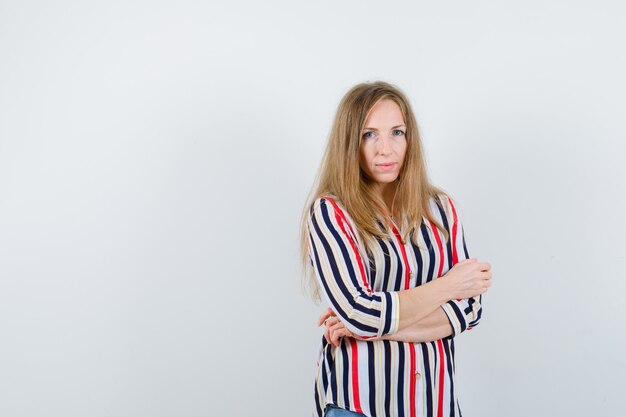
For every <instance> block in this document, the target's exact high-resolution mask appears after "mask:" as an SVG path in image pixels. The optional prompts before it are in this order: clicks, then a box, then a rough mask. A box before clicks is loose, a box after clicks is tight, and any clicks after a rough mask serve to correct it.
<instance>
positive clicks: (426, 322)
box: [317, 308, 453, 346]
mask: <svg viewBox="0 0 626 417" xmlns="http://www.w3.org/2000/svg"><path fill="white" fill-rule="evenodd" d="M322 325H324V326H325V327H326V329H325V331H324V337H325V338H326V341H327V342H328V343H330V344H332V345H335V346H339V343H340V341H341V338H342V337H353V338H355V339H362V338H361V337H360V336H356V335H354V334H352V332H350V331H349V330H348V329H347V328H346V326H345V325H344V324H343V323H342V322H341V320H339V319H338V318H337V316H336V315H335V313H334V311H333V310H332V309H330V308H327V309H326V310H324V312H323V313H322V314H321V315H320V317H319V319H318V320H317V326H318V327H319V326H322ZM452 334H453V329H452V326H451V325H450V321H449V320H448V317H447V316H446V313H445V312H444V311H443V309H441V308H439V309H436V310H435V311H433V312H432V313H430V314H429V315H427V316H426V317H424V318H423V319H422V320H420V321H419V322H417V323H415V324H414V325H413V326H411V327H405V328H403V329H401V330H398V332H396V333H394V334H387V335H384V336H382V337H377V338H370V339H368V340H395V341H398V342H415V343H418V342H431V341H434V340H439V339H443V338H444V337H448V336H450V335H452Z"/></svg>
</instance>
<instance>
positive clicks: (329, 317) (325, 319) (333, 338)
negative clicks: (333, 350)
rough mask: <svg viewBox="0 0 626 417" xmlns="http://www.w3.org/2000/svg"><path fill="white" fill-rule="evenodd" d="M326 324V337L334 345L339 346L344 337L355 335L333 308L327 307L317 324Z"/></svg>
mask: <svg viewBox="0 0 626 417" xmlns="http://www.w3.org/2000/svg"><path fill="white" fill-rule="evenodd" d="M321 325H324V326H326V331H324V338H325V339H326V341H327V342H328V343H330V344H331V345H333V346H339V341H340V339H341V338H342V337H344V336H346V337H354V335H353V334H352V333H351V332H350V331H349V330H348V329H346V326H344V324H343V323H342V322H341V321H340V320H339V319H338V318H337V315H336V314H335V312H334V311H333V310H331V309H330V308H327V309H326V310H324V312H323V313H322V314H321V315H320V317H319V318H318V319H317V326H318V327H319V326H321Z"/></svg>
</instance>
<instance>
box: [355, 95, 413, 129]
mask: <svg viewBox="0 0 626 417" xmlns="http://www.w3.org/2000/svg"><path fill="white" fill-rule="evenodd" d="M403 123H404V116H403V115H402V110H401V109H400V106H398V103H396V102H395V101H393V100H391V99H387V98H386V99H383V100H380V101H379V102H378V103H376V104H375V105H374V107H372V109H371V110H370V112H369V114H368V115H367V119H365V126H372V125H381V126H385V125H389V126H397V125H400V124H403Z"/></svg>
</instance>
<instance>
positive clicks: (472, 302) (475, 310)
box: [441, 199, 483, 336]
mask: <svg viewBox="0 0 626 417" xmlns="http://www.w3.org/2000/svg"><path fill="white" fill-rule="evenodd" d="M447 203H448V204H447V206H448V207H446V209H447V210H446V211H447V212H448V218H450V219H451V227H450V240H451V244H452V260H453V264H456V263H458V262H460V261H463V260H465V259H469V252H468V251H467V245H466V244H465V231H464V230H463V225H462V223H461V221H460V219H459V216H458V213H457V209H456V207H455V205H454V203H453V202H452V200H451V199H447ZM441 307H442V308H443V311H444V312H445V313H446V316H448V320H449V321H450V325H451V326H452V329H453V331H454V334H453V336H456V335H458V334H460V333H462V332H464V331H465V330H471V329H472V328H474V327H476V326H477V325H478V323H479V322H480V318H481V317H482V311H483V309H482V294H481V295H479V296H478V297H472V298H464V299H460V300H450V301H448V302H447V303H445V304H443V305H442V306H441Z"/></svg>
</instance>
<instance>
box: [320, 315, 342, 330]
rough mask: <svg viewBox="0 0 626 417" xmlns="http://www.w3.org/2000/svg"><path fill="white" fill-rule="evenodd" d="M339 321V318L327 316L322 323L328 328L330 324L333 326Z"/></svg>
mask: <svg viewBox="0 0 626 417" xmlns="http://www.w3.org/2000/svg"><path fill="white" fill-rule="evenodd" d="M337 323H339V319H338V318H337V317H329V318H327V319H326V321H325V322H324V325H325V326H326V327H327V328H330V327H331V326H334V325H335V324H337Z"/></svg>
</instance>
